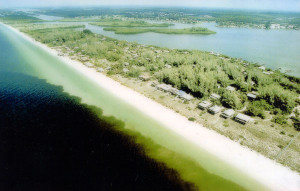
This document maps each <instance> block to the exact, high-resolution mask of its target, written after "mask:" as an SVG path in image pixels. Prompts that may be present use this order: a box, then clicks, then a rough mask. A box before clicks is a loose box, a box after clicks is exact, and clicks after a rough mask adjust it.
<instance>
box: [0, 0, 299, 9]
mask: <svg viewBox="0 0 300 191" xmlns="http://www.w3.org/2000/svg"><path fill="white" fill-rule="evenodd" d="M84 5H86V6H89V5H114V6H116V5H121V6H184V7H187V6H189V7H190V6H193V7H214V8H241V9H269V10H285V11H300V0H0V8H1V7H32V6H35V7H39V6H84Z"/></svg>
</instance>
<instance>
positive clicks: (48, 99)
mask: <svg viewBox="0 0 300 191" xmlns="http://www.w3.org/2000/svg"><path fill="white" fill-rule="evenodd" d="M24 82H26V83H24ZM0 95H1V96H0V114H1V115H0V127H1V128H0V140H1V148H0V155H1V158H0V168H1V169H2V170H1V174H0V189H1V190H4V191H5V190H9V191H13V190H149V191H150V190H174V191H176V190H198V189H197V187H196V186H195V185H194V184H192V183H188V182H185V181H183V180H182V179H181V178H180V175H179V174H178V173H177V172H176V171H175V170H173V169H170V168H168V167H167V166H166V165H164V164H163V163H161V162H157V161H155V160H153V159H150V158H149V157H147V153H146V152H145V149H144V147H143V146H142V145H146V149H148V150H149V152H151V153H152V154H156V155H157V154H159V155H165V156H161V158H162V159H166V158H169V159H170V160H171V161H172V160H177V163H179V164H180V163H182V164H180V165H185V164H184V163H185V162H190V166H191V167H192V168H193V170H194V172H193V173H191V175H193V176H196V177H197V176H198V178H199V181H204V182H203V185H206V186H203V188H207V189H208V190H211V189H209V188H213V190H226V189H225V188H226V187H228V186H229V188H235V189H234V190H243V189H242V188H241V187H239V186H237V185H231V184H232V183H230V182H228V181H226V180H223V179H221V178H219V179H218V178H216V177H214V175H209V174H206V173H204V174H203V173H202V174H201V170H202V169H199V167H197V166H196V165H194V164H193V163H192V162H191V161H188V160H186V159H185V158H183V157H181V156H180V155H177V154H176V153H174V152H171V151H169V150H167V149H165V148H163V147H161V146H159V145H156V144H154V143H153V142H152V141H151V140H150V139H146V138H144V137H142V136H141V135H139V134H137V133H134V132H132V131H131V132H129V131H128V130H125V129H124V128H123V127H124V123H123V122H121V121H119V120H117V119H115V118H114V117H104V116H103V115H102V112H101V110H100V109H99V108H96V107H93V106H89V105H85V104H81V103H80V99H79V98H77V97H72V96H70V95H68V94H66V93H64V92H63V91H62V88H61V87H58V86H53V85H50V84H48V83H46V82H45V81H44V80H40V79H37V78H34V77H31V76H27V75H23V74H19V73H7V72H6V73H0ZM136 142H139V143H136ZM171 161H169V162H171ZM193 165H194V166H193ZM189 170H191V169H189ZM199 170H200V172H199ZM195 173H200V174H198V175H197V174H195ZM202 176H203V177H202ZM219 184H223V186H224V187H223V186H222V187H223V188H224V189H218V187H219ZM205 190H206V189H205ZM230 190H231V189H230Z"/></svg>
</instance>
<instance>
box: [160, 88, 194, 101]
mask: <svg viewBox="0 0 300 191" xmlns="http://www.w3.org/2000/svg"><path fill="white" fill-rule="evenodd" d="M156 89H158V90H162V91H164V92H168V93H171V94H172V95H176V96H178V97H179V98H181V99H183V100H186V101H191V100H192V99H194V97H193V96H191V95H190V94H188V93H186V92H185V91H182V90H178V89H176V88H173V87H172V86H171V85H167V84H157V85H156Z"/></svg>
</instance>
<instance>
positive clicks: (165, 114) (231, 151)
mask: <svg viewBox="0 0 300 191" xmlns="http://www.w3.org/2000/svg"><path fill="white" fill-rule="evenodd" d="M6 26H7V25H6ZM7 27H8V28H10V29H11V30H13V31H14V32H17V33H18V34H20V35H22V36H23V37H24V38H26V39H27V40H30V41H31V42H33V43H35V44H36V45H38V46H39V47H41V48H43V49H44V50H46V51H48V52H49V53H51V54H53V55H57V52H56V51H55V50H52V49H50V48H49V47H47V46H46V45H43V44H41V43H39V42H36V41H35V40H34V39H32V38H31V37H29V36H27V35H25V34H23V33H21V32H19V31H18V30H16V29H14V28H12V27H10V26H7ZM61 59H62V60H63V61H64V62H65V63H66V64H67V65H69V66H71V67H73V68H74V69H76V70H77V71H79V72H80V73H82V74H83V75H86V76H87V77H88V78H90V79H91V80H93V81H94V82H95V83H97V84H98V85H99V86H101V87H103V88H105V89H106V90H108V91H110V92H111V93H113V94H115V95H117V96H118V97H119V98H121V99H123V100H125V101H126V102H128V103H129V104H131V105H132V106H134V107H136V108H138V109H139V110H141V111H142V112H144V113H146V114H147V115H148V116H150V117H152V118H154V119H156V120H157V121H159V122H161V123H162V124H164V125H165V127H167V128H168V129H170V130H172V131H173V132H176V133H177V134H178V135H180V136H182V137H184V138H186V139H188V140H189V141H190V142H192V143H193V144H195V145H197V146H198V147H200V148H203V149H205V150H207V151H209V152H210V153H212V154H214V155H216V156H218V157H220V158H221V159H223V160H225V161H226V162H228V163H230V164H231V165H233V166H235V167H237V168H239V169H241V170H242V171H244V172H245V173H247V174H248V175H250V176H251V177H253V178H255V179H256V180H258V181H260V182H262V183H263V184H265V185H266V186H267V187H269V188H270V189H271V190H299V189H300V177H299V175H298V174H297V173H296V172H293V171H291V170H289V169H288V168H286V167H283V166H282V165H280V164H278V163H276V162H274V161H272V160H270V159H267V158H265V157H263V156H262V155H260V154H257V153H256V152H254V151H250V150H249V149H247V148H246V147H242V146H240V145H239V144H238V143H236V142H233V141H231V140H230V139H228V138H225V137H223V136H221V135H219V134H217V133H216V132H214V131H212V130H208V129H206V128H205V127H203V126H201V125H199V124H195V123H193V122H190V121H188V120H187V119H186V118H185V117H183V116H181V115H179V114H177V113H176V112H174V111H172V110H170V109H167V108H165V107H164V106H162V105H160V104H158V103H156V102H155V101H153V100H150V99H149V98H146V97H145V96H143V95H141V94H139V93H137V92H135V91H133V90H131V89H129V88H127V87H125V86H122V85H121V84H119V83H118V82H116V81H114V80H112V79H110V78H108V77H106V76H105V75H103V74H99V73H97V72H96V71H95V70H94V69H91V68H87V67H86V66H84V65H83V64H82V63H80V62H77V61H73V60H71V59H69V58H67V57H61ZM170 119H171V120H170Z"/></svg>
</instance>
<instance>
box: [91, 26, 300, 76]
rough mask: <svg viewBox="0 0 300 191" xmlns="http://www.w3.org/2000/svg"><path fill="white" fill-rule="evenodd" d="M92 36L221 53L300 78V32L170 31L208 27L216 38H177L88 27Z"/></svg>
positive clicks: (217, 29) (212, 28) (228, 29)
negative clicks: (118, 32)
mask: <svg viewBox="0 0 300 191" xmlns="http://www.w3.org/2000/svg"><path fill="white" fill-rule="evenodd" d="M86 26H87V28H88V29H90V30H91V31H92V32H95V33H98V34H103V35H105V36H109V37H112V38H116V39H119V40H127V41H129V42H137V43H140V44H146V45H155V46H160V47H167V48H176V49H189V50H202V51H214V52H219V53H222V54H225V55H228V56H230V57H235V58H242V59H244V60H247V61H251V62H254V63H259V64H262V65H265V66H266V67H268V68H271V69H279V68H280V69H281V71H282V72H287V74H289V75H293V76H296V77H300V31H298V30H280V29H278V30H276V29H272V30H265V29H250V28H225V27H224V28H220V27H217V26H216V24H215V23H202V24H180V23H175V25H173V26H170V28H190V27H197V26H199V27H207V28H208V29H210V30H212V31H215V32H216V34H212V35H184V34H180V35H175V34H158V33H151V32H149V33H143V34H133V35H121V34H115V33H114V32H111V31H104V30H103V27H98V26H93V25H88V24H87V25H86Z"/></svg>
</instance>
